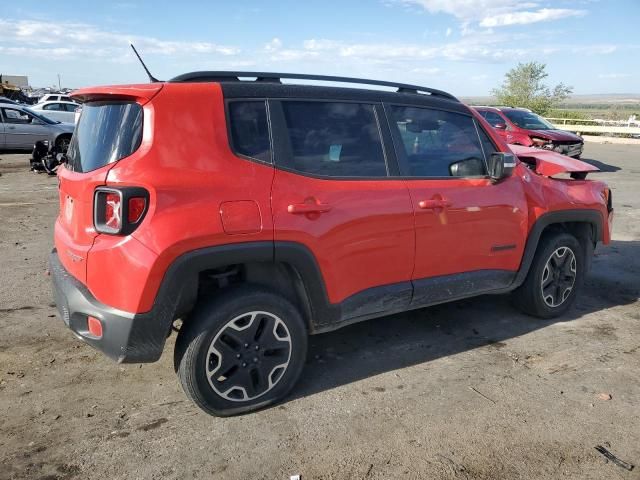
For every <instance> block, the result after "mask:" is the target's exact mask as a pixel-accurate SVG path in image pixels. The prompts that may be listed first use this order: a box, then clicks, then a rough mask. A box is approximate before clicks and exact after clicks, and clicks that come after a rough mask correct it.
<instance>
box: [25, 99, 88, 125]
mask: <svg viewBox="0 0 640 480" xmlns="http://www.w3.org/2000/svg"><path fill="white" fill-rule="evenodd" d="M78 108H80V105H79V104H77V103H75V102H45V103H38V104H37V105H34V106H33V107H31V110H33V111H35V112H38V113H40V114H42V115H44V116H45V117H47V118H50V119H51V120H57V121H59V122H66V123H75V122H76V113H75V112H76V110H77V109H78Z"/></svg>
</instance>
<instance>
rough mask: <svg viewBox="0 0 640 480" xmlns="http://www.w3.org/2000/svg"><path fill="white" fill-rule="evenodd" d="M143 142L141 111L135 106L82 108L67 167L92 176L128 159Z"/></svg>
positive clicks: (95, 104)
mask: <svg viewBox="0 0 640 480" xmlns="http://www.w3.org/2000/svg"><path fill="white" fill-rule="evenodd" d="M141 141H142V107H141V106H140V105H138V104H137V103H134V102H116V103H114V102H109V103H107V102H92V103H85V104H84V105H83V106H82V113H81V114H80V119H79V120H78V124H77V125H76V129H75V132H74V134H73V138H72V139H71V144H70V145H69V150H68V151H67V159H68V166H69V168H70V169H71V170H73V171H75V172H90V171H92V170H95V169H97V168H100V167H102V166H104V165H107V164H109V163H113V162H117V161H118V160H120V159H122V158H124V157H128V156H129V155H131V154H132V153H133V152H135V151H136V150H137V149H138V147H139V146H140V142H141Z"/></svg>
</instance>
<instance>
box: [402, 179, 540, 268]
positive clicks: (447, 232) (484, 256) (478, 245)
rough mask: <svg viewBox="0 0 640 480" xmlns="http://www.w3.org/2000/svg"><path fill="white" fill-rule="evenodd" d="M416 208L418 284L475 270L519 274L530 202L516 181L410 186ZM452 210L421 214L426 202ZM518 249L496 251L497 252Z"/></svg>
mask: <svg viewBox="0 0 640 480" xmlns="http://www.w3.org/2000/svg"><path fill="white" fill-rule="evenodd" d="M407 184H408V186H409V190H410V192H411V197H412V200H413V205H414V209H415V212H416V213H415V215H416V218H415V223H416V258H415V269H414V273H413V278H414V279H421V278H427V277H432V276H438V275H450V274H454V273H461V272H467V271H473V270H484V269H498V270H511V271H516V270H517V269H518V267H519V266H520V261H521V259H522V253H523V251H524V246H525V242H526V238H527V230H528V229H527V202H526V198H525V193H524V190H523V187H522V182H521V181H520V179H519V178H517V177H511V178H507V179H505V180H504V181H502V182H499V183H495V184H494V183H491V181H490V180H488V179H453V178H452V179H446V180H435V179H431V180H409V181H407ZM430 199H434V200H441V201H445V202H447V203H448V204H449V205H448V206H444V207H442V208H434V209H422V208H420V206H419V204H420V202H421V201H424V200H430ZM504 246H513V248H508V249H503V250H499V251H494V248H495V247H504Z"/></svg>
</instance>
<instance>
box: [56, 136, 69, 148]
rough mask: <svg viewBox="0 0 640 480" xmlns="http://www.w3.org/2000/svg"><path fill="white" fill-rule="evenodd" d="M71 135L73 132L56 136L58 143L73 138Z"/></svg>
mask: <svg viewBox="0 0 640 480" xmlns="http://www.w3.org/2000/svg"><path fill="white" fill-rule="evenodd" d="M71 135H72V134H71V133H61V134H60V135H58V136H57V137H56V145H58V143H60V142H61V141H62V140H71Z"/></svg>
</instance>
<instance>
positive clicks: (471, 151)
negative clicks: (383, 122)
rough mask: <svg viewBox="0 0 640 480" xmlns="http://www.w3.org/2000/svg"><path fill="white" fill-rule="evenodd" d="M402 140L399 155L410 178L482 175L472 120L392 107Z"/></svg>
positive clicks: (448, 113) (479, 153) (440, 113)
mask: <svg viewBox="0 0 640 480" xmlns="http://www.w3.org/2000/svg"><path fill="white" fill-rule="evenodd" d="M390 111H391V116H392V120H393V124H395V126H396V131H395V132H394V134H395V135H396V137H397V138H399V139H401V142H398V143H399V144H400V148H401V149H402V151H400V152H398V155H399V156H401V157H403V158H404V160H405V164H406V166H407V168H408V174H409V175H410V176H412V177H449V176H456V177H468V176H478V175H485V174H486V169H485V162H484V155H483V153H482V149H481V147H480V140H479V139H478V134H477V132H476V127H475V123H474V121H473V118H471V117H469V116H467V115H462V114H458V113H451V112H444V111H440V110H430V109H427V108H416V107H404V106H392V107H391V109H390Z"/></svg>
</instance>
